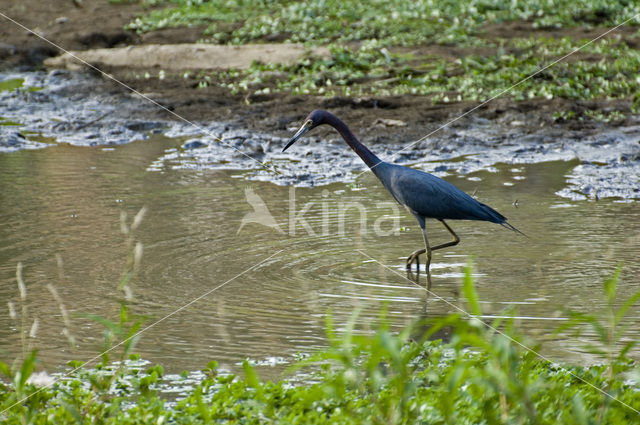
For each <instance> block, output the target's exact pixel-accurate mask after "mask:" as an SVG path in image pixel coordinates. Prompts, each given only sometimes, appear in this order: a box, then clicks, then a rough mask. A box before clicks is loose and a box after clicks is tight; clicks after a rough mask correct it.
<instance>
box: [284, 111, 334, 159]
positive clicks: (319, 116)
mask: <svg viewBox="0 0 640 425" xmlns="http://www.w3.org/2000/svg"><path fill="white" fill-rule="evenodd" d="M324 114H325V112H324V111H320V110H316V111H313V112H311V113H310V114H309V116H307V118H305V120H304V124H302V127H300V129H299V130H298V131H296V134H294V135H293V137H292V138H291V140H289V143H287V146H285V147H284V149H282V152H284V151H286V150H287V149H289V146H291V145H293V144H294V143H295V142H296V141H297V140H298V139H299V138H301V137H302V136H303V135H304V134H305V133H307V132H308V131H310V130H313V129H314V128H316V127H317V126H319V125H322V124H324V118H325V115H324Z"/></svg>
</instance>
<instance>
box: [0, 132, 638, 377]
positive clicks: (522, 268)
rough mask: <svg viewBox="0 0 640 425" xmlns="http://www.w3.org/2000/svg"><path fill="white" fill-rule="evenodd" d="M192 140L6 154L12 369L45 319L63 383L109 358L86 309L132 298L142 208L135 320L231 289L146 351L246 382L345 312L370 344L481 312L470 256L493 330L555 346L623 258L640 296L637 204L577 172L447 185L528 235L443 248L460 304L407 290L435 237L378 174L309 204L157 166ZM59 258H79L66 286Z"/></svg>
mask: <svg viewBox="0 0 640 425" xmlns="http://www.w3.org/2000/svg"><path fill="white" fill-rule="evenodd" d="M180 143H181V141H179V140H171V139H167V138H164V137H160V136H157V137H152V138H151V139H150V140H147V141H144V142H135V143H131V144H128V145H121V146H117V147H114V148H103V147H95V148H90V147H72V146H65V145H58V146H55V147H51V148H48V149H40V150H35V151H34V150H24V151H19V152H15V153H11V154H3V155H0V189H1V190H0V301H2V302H1V305H2V307H0V309H1V310H0V311H4V313H0V354H1V356H2V357H3V358H5V357H6V358H9V359H10V358H13V357H14V356H15V355H16V354H18V353H20V352H21V350H22V341H21V338H20V333H19V329H21V328H25V329H26V331H27V332H28V328H29V327H30V326H31V320H32V319H33V318H34V317H36V316H37V317H38V319H39V329H38V332H37V337H36V338H35V339H32V338H26V342H27V343H32V344H33V345H34V346H37V347H39V349H40V357H41V359H42V362H43V366H45V367H46V368H48V369H49V370H61V369H62V368H63V367H64V365H65V363H66V362H67V361H69V360H71V359H79V360H85V359H88V358H91V357H93V356H94V355H96V354H97V353H98V352H99V350H100V349H101V348H102V344H103V336H102V327H101V326H100V325H99V324H97V323H96V322H94V321H92V320H90V319H88V318H86V317H85V316H83V315H82V314H80V313H90V314H97V315H101V316H103V317H109V318H111V319H114V320H115V319H116V318H117V314H118V310H119V301H120V300H121V299H122V294H121V293H120V292H119V290H118V288H117V286H118V282H119V279H120V274H121V272H122V269H123V266H124V264H125V261H126V248H125V245H124V236H123V235H122V233H121V232H120V221H119V217H120V213H121V211H125V212H126V213H127V214H128V221H129V222H130V221H131V219H132V218H133V216H134V215H135V214H136V212H137V211H138V210H139V209H140V208H141V207H142V206H146V207H147V208H148V213H147V215H146V217H145V218H144V221H143V223H142V225H141V226H140V227H139V229H138V230H137V231H136V233H135V235H136V238H137V239H139V240H140V241H142V243H143V244H144V255H143V261H142V267H141V271H140V274H139V276H138V277H137V278H136V280H135V282H134V284H133V293H134V297H135V302H134V303H133V304H132V305H131V306H130V310H131V312H133V313H135V314H139V315H145V316H147V317H148V319H149V320H148V321H147V324H150V323H153V322H154V321H156V320H158V319H161V318H163V317H165V316H166V315H168V314H170V313H172V312H174V311H175V310H176V309H177V308H178V307H180V306H183V305H185V304H187V303H188V302H190V301H192V300H194V299H195V298H197V297H199V296H201V295H202V294H204V293H206V292H207V291H209V290H211V289H213V288H215V287H217V286H219V285H221V284H224V286H222V287H220V288H219V289H217V290H215V291H214V292H212V293H211V294H210V295H208V296H206V297H204V298H202V299H201V300H199V301H197V302H196V303H194V304H192V305H190V306H189V307H187V308H185V309H183V310H181V311H179V312H177V313H175V314H174V315H172V316H171V317H169V318H167V319H166V320H164V321H162V322H160V323H158V324H157V325H155V326H154V327H152V328H150V329H148V330H147V331H145V332H144V334H143V336H142V338H141V340H140V342H139V345H138V347H137V349H136V351H138V352H140V353H141V354H142V356H143V357H144V358H146V359H149V360H151V361H153V362H160V363H161V364H163V365H164V366H165V368H167V369H168V370H172V371H180V370H194V369H199V368H202V367H204V365H205V364H206V363H207V362H208V361H209V360H218V361H219V362H220V363H221V364H222V365H223V366H226V367H227V368H229V369H237V367H238V366H237V365H238V364H239V363H240V362H241V361H242V360H243V359H245V358H251V359H254V360H256V361H258V362H264V363H265V364H278V363H281V362H289V361H291V360H292V358H293V356H294V355H295V354H296V353H299V352H307V353H308V352H311V351H313V350H314V349H317V348H321V347H324V346H325V344H326V340H325V337H324V326H325V318H326V315H327V313H328V312H329V311H331V312H332V313H331V314H332V315H333V316H334V322H335V323H336V327H337V328H338V329H340V328H343V327H344V326H345V325H346V323H347V321H348V320H349V318H350V316H351V315H352V314H353V312H354V311H355V310H358V309H361V311H360V314H359V316H358V319H357V322H358V328H359V329H360V330H362V331H366V329H368V328H369V327H370V326H371V325H372V324H373V323H375V321H376V319H377V317H378V315H379V311H380V308H381V307H382V306H383V305H385V304H387V306H388V313H387V314H388V317H390V318H391V319H392V321H393V323H394V325H396V326H400V325H402V324H404V323H407V322H409V321H411V320H412V319H416V318H421V317H437V316H441V315H445V314H447V313H449V312H452V311H454V310H455V308H454V307H453V306H452V305H455V306H458V307H460V308H463V309H465V308H466V303H465V300H464V298H463V296H462V294H461V292H462V291H461V276H462V273H463V267H464V265H465V264H466V263H467V262H469V261H470V260H471V259H472V261H473V264H474V274H475V276H476V282H477V288H478V292H479V295H480V299H481V300H482V302H483V304H482V305H483V309H484V312H485V314H486V315H487V317H492V316H499V315H501V314H503V313H504V310H505V309H507V308H514V309H515V310H514V314H515V315H516V316H517V317H518V319H517V321H516V322H517V324H518V326H519V327H520V329H522V330H523V331H524V332H525V333H527V334H528V335H530V336H532V337H534V338H538V339H542V338H544V337H545V336H549V335H550V333H551V332H552V331H553V329H555V328H556V327H557V326H559V325H560V324H561V323H562V322H563V319H564V318H566V317H567V313H566V311H565V309H567V308H571V309H575V310H579V311H583V312H597V311H598V310H600V309H601V308H603V306H604V299H603V296H602V289H601V288H602V282H603V280H604V278H606V277H607V276H609V275H610V274H611V273H612V272H613V271H614V269H615V267H616V266H617V265H618V264H620V263H622V264H624V270H623V273H622V279H621V283H620V287H619V292H620V294H619V295H620V298H619V300H620V301H619V302H620V303H621V302H622V300H623V299H624V298H625V297H628V296H630V295H631V294H632V293H634V292H636V291H638V290H639V289H640V279H638V275H640V263H638V258H640V226H639V225H640V209H639V208H638V204H637V203H636V202H631V203H623V202H616V201H615V200H600V201H597V202H596V201H576V202H574V201H567V200H566V199H562V198H560V197H558V196H557V195H555V192H556V191H558V190H560V189H562V188H563V187H565V184H566V177H565V175H566V174H567V173H568V172H569V171H570V170H571V169H572V167H573V166H575V164H573V163H568V162H553V163H543V164H537V165H528V166H518V167H517V168H516V167H513V166H506V165H505V166H499V167H498V169H499V172H497V173H490V172H480V173H474V174H472V175H467V176H451V177H450V178H448V180H449V181H451V182H452V183H454V184H456V185H458V186H459V187H460V188H462V189H463V190H465V191H467V192H469V193H473V192H474V191H475V190H477V195H476V196H477V197H478V198H479V199H480V200H481V201H483V202H486V203H488V204H489V205H492V206H493V207H495V208H496V209H497V210H499V211H500V212H502V213H503V214H504V215H506V216H507V217H509V219H510V222H511V223H512V224H513V225H515V226H516V227H518V228H519V229H520V230H522V231H523V232H525V233H526V234H528V235H529V237H528V238H525V237H523V236H521V235H518V234H516V233H514V232H510V231H508V230H506V229H504V228H502V227H500V226H497V225H495V224H491V223H477V222H451V225H452V226H453V227H454V229H455V230H456V231H457V232H458V234H459V235H460V237H461V238H462V242H461V243H460V244H459V245H458V246H456V247H453V248H449V249H445V250H443V251H438V252H437V253H436V254H435V258H434V264H433V266H432V267H433V269H432V270H433V287H432V291H433V292H434V293H435V294H437V296H439V297H443V298H444V299H445V300H446V301H448V302H449V303H450V304H447V303H445V302H443V301H441V300H438V299H437V297H436V296H434V295H427V293H426V292H425V290H424V289H421V288H420V287H418V286H416V285H415V284H413V283H412V282H410V281H408V280H407V279H406V278H405V277H403V275H404V258H405V257H406V255H408V254H409V253H410V252H411V251H412V250H414V249H416V248H418V247H420V246H421V244H422V237H421V235H420V232H419V228H418V226H417V224H416V222H415V221H414V219H413V218H412V217H411V216H410V215H409V214H408V213H406V212H404V211H403V210H397V212H396V211H394V209H393V204H392V203H391V202H390V200H391V198H390V196H389V195H388V193H386V191H385V190H384V189H383V187H382V186H381V185H380V184H379V182H378V181H377V180H376V179H375V177H374V176H373V175H372V174H371V173H367V174H365V175H363V176H362V177H361V178H360V179H358V184H357V185H353V184H349V185H347V184H339V183H336V184H331V185H328V186H323V187H317V188H298V189H295V192H292V189H291V188H289V187H283V186H277V185H274V184H272V183H269V182H247V181H246V180H244V179H243V172H242V171H224V170H220V171H206V172H200V171H189V170H172V169H171V168H170V165H165V166H164V168H163V169H161V170H160V171H147V169H148V167H149V166H150V165H151V164H152V163H153V162H154V160H156V159H157V158H158V157H160V156H161V155H162V154H163V153H164V152H165V150H166V149H167V148H169V147H172V146H176V147H177V146H179V145H180ZM292 166H295V165H294V164H292ZM247 189H250V190H249V192H247ZM247 193H249V196H250V197H251V196H254V198H253V199H255V195H257V196H259V197H260V199H262V201H263V202H264V205H265V206H266V207H267V208H268V210H269V212H270V214H271V215H272V217H273V218H274V220H275V223H277V224H278V226H279V230H280V231H278V230H277V229H274V228H273V227H267V226H264V225H262V224H258V223H255V222H251V220H249V221H247V222H246V223H245V225H244V226H243V227H242V229H241V230H240V231H238V229H239V228H240V226H241V222H242V220H243V217H245V215H246V214H247V213H251V212H252V211H253V208H252V206H251V205H250V204H249V203H248V202H247V200H246V199H247V198H246V195H247ZM251 193H253V195H251ZM294 196H295V206H294V205H293V202H292V200H293V199H294ZM516 200H517V207H516V206H515V205H514V203H515V201H516ZM254 205H255V203H254ZM258 208H259V207H258ZM305 208H307V210H306V212H304V210H305ZM296 216H297V217H301V218H302V219H304V222H303V221H300V220H298V221H297V226H296V227H295V232H294V231H292V227H291V221H292V220H293V221H295V217H296ZM292 217H293V218H292ZM363 217H366V223H364V222H363V221H362V219H363ZM248 218H251V216H248ZM376 223H377V224H376ZM441 227H442V226H440V225H439V224H438V223H437V222H430V223H428V230H429V231H430V234H431V237H432V241H433V242H435V243H437V242H438V241H441V240H442V241H445V240H447V238H448V236H447V234H446V233H445V232H444V230H442V229H441ZM278 251H281V252H279V253H278V254H277V255H275V256H273V257H272V258H271V259H269V260H268V261H266V262H264V263H262V264H260V265H259V266H257V267H255V268H253V269H252V270H250V271H249V272H245V271H246V270H247V269H248V268H250V267H252V266H254V265H256V264H257V263H260V262H261V261H263V260H264V259H266V258H268V257H269V256H271V255H272V254H274V253H276V252H278ZM360 251H361V252H360ZM56 255H59V256H61V258H62V259H63V262H64V272H63V274H62V275H61V273H60V270H59V269H58V266H57V260H56ZM369 256H370V257H371V258H373V259H375V260H376V261H374V260H372V259H371V258H369ZM377 261H378V262H380V263H382V264H384V265H387V266H388V268H386V267H384V266H382V265H381V264H379V263H378V262H377ZM18 262H22V264H23V266H24V271H23V274H24V278H25V281H26V285H27V301H26V305H27V307H28V315H29V319H28V320H26V325H23V324H22V323H21V319H20V306H21V304H20V298H19V293H18V286H17V284H16V280H15V273H16V264H17V263H18ZM243 272H244V273H243ZM394 272H399V273H400V275H398V274H396V273H394ZM241 273H242V274H241ZM239 274H241V275H240V276H239V277H236V276H238V275H239ZM47 283H53V284H55V285H56V287H57V289H58V292H59V293H60V295H61V297H62V298H63V300H64V303H65V305H66V307H67V309H68V310H69V311H70V312H71V313H72V315H71V320H72V328H71V332H72V334H73V335H74V336H75V338H76V339H77V341H78V347H77V348H76V349H74V350H71V349H70V348H69V346H68V342H67V339H66V338H65V337H64V336H63V335H62V334H61V331H62V328H63V323H62V318H61V314H60V310H59V306H58V304H57V303H56V302H55V301H54V299H53V297H52V296H51V294H50V293H49V291H48V290H47V288H46V284H47ZM9 301H11V302H12V303H13V304H14V306H15V307H16V309H17V310H18V312H17V313H18V319H17V320H12V319H11V318H10V317H9V314H8V310H7V302H9ZM638 312H639V309H637V308H636V309H635V310H634V311H631V312H630V313H629V319H628V320H627V324H630V325H631V326H630V329H629V335H628V337H629V338H638V337H640V328H639V327H638V325H639V324H640V322H639V320H638V319H637V317H638ZM594 340H595V336H594V335H593V334H592V333H589V332H585V333H584V334H583V335H582V337H581V338H580V339H576V338H573V337H569V336H566V337H560V338H555V340H554V341H553V342H549V343H547V344H546V345H543V351H544V353H545V354H546V355H548V356H550V357H551V358H553V359H554V360H558V361H563V360H570V361H578V362H591V361H597V359H596V358H595V357H593V356H591V355H590V354H588V352H587V351H586V350H585V349H584V345H585V344H586V343H589V342H593V341H594ZM270 370H272V371H273V372H269V370H266V371H263V374H266V375H267V376H269V375H270V374H272V375H273V376H275V375H276V372H277V371H278V370H279V368H278V367H276V368H273V369H270Z"/></svg>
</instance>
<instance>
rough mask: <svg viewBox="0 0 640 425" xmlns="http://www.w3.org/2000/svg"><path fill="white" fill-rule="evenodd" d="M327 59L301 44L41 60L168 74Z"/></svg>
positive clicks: (135, 50)
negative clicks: (313, 57)
mask: <svg viewBox="0 0 640 425" xmlns="http://www.w3.org/2000/svg"><path fill="white" fill-rule="evenodd" d="M306 55H312V56H316V57H318V56H329V50H328V49H327V48H323V47H318V48H314V49H307V48H305V47H304V46H303V45H301V44H246V45H243V46H219V45H212V44H162V45H158V44H145V45H141V46H129V47H120V48H111V49H91V50H84V51H72V52H69V53H65V54H64V55H61V56H56V57H54V58H49V59H47V60H45V61H44V64H45V66H47V67H53V68H68V69H81V68H82V67H83V66H84V64H83V63H82V62H80V61H79V60H78V59H76V58H80V59H82V61H84V62H88V63H90V64H92V65H94V66H96V67H97V68H103V67H110V68H111V67H118V68H125V69H134V68H158V69H163V70H170V71H190V70H200V69H232V68H233V69H247V68H249V66H251V64H252V63H253V62H255V61H258V62H263V63H267V62H270V63H282V64H287V65H291V64H294V63H295V62H297V61H298V60H300V59H301V58H303V57H305V56H306Z"/></svg>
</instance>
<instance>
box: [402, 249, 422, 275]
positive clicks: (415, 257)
mask: <svg viewBox="0 0 640 425" xmlns="http://www.w3.org/2000/svg"><path fill="white" fill-rule="evenodd" d="M425 252H426V250H425V249H424V248H423V249H419V250H417V251H414V252H413V253H412V254H411V255H410V256H409V257H408V258H407V270H411V265H412V264H413V263H414V262H415V263H416V271H418V272H419V271H420V254H424V253H425Z"/></svg>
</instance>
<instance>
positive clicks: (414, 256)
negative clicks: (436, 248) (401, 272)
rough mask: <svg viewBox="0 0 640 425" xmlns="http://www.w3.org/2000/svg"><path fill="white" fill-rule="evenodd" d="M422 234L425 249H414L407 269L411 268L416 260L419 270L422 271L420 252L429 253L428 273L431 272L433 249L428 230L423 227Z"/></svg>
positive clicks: (408, 259)
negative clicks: (428, 237)
mask: <svg viewBox="0 0 640 425" xmlns="http://www.w3.org/2000/svg"><path fill="white" fill-rule="evenodd" d="M422 236H423V237H424V249H418V250H416V251H414V252H413V253H412V254H411V255H410V256H409V258H407V269H409V270H410V269H411V264H413V262H414V261H415V263H416V268H417V271H418V272H419V271H420V259H419V258H420V254H424V253H425V252H426V253H427V273H429V265H430V264H431V251H432V248H431V246H430V245H429V239H427V230H426V229H425V228H424V227H422Z"/></svg>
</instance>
